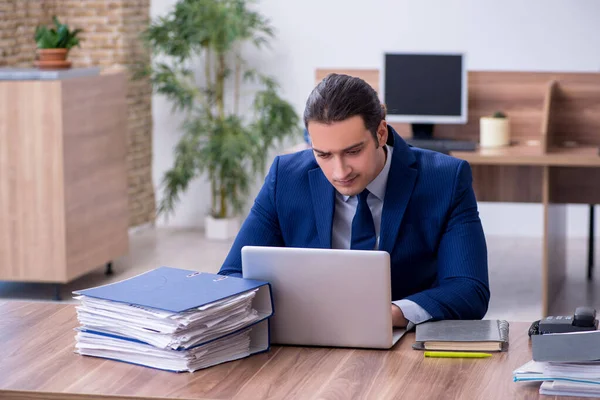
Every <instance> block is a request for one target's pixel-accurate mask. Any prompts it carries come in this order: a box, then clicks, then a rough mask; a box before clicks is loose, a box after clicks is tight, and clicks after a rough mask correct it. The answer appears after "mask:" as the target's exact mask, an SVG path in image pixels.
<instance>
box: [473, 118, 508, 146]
mask: <svg viewBox="0 0 600 400" xmlns="http://www.w3.org/2000/svg"><path fill="white" fill-rule="evenodd" d="M479 130H480V132H479V146H480V147H502V146H508V145H509V144H510V120H509V119H508V118H507V117H506V114H504V113H503V112H501V111H496V112H495V113H494V114H493V115H491V116H487V117H481V119H480V120H479Z"/></svg>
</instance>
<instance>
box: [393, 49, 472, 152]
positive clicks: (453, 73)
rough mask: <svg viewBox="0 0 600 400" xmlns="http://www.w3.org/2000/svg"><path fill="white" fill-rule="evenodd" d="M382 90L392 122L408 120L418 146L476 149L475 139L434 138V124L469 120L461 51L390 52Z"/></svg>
mask: <svg viewBox="0 0 600 400" xmlns="http://www.w3.org/2000/svg"><path fill="white" fill-rule="evenodd" d="M381 92H382V98H383V102H384V103H385V105H386V107H387V120H388V121H389V122H408V123H410V124H411V127H412V138H408V139H407V140H406V141H407V142H408V144H411V145H413V146H415V147H421V148H428V149H431V150H436V151H440V152H443V153H448V152H450V151H453V150H460V151H473V150H475V148H476V144H477V143H476V142H475V141H467V140H453V139H440V138H435V133H434V124H465V123H466V122H467V106H468V103H467V97H468V94H467V71H466V65H465V56H464V54H460V53H448V54H443V53H387V54H385V59H384V66H383V71H382V82H381Z"/></svg>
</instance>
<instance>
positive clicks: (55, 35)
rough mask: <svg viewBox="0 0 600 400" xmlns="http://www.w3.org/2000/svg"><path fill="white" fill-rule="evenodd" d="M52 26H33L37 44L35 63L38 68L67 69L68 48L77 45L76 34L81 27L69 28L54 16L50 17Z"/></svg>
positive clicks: (68, 64)
mask: <svg viewBox="0 0 600 400" xmlns="http://www.w3.org/2000/svg"><path fill="white" fill-rule="evenodd" d="M52 20H53V22H54V27H48V26H45V25H38V26H37V27H36V28H35V36H34V37H35V42H36V45H37V51H36V61H35V65H36V66H37V67H38V68H40V69H67V68H70V67H71V62H70V61H68V60H67V55H68V54H69V50H71V48H73V47H74V46H79V38H78V37H77V35H78V34H79V33H80V32H82V30H81V29H74V30H70V29H69V26H68V25H66V24H61V23H60V22H59V20H58V18H57V17H56V16H53V17H52Z"/></svg>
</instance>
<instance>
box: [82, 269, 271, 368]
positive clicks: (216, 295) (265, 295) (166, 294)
mask: <svg viewBox="0 0 600 400" xmlns="http://www.w3.org/2000/svg"><path fill="white" fill-rule="evenodd" d="M255 289H258V290H257V293H256V295H255V298H254V300H253V303H252V306H253V308H254V309H256V310H257V311H258V313H259V315H260V318H259V319H258V320H255V321H254V322H252V323H251V324H249V325H247V326H244V327H241V328H240V329H238V330H237V331H236V332H239V331H241V330H243V329H247V328H248V327H250V326H252V327H253V331H252V334H251V346H250V354H247V356H249V355H252V354H257V353H262V352H266V351H269V349H270V332H269V331H270V329H269V320H268V319H269V317H271V316H272V315H273V298H272V294H271V293H272V292H271V285H270V283H269V282H264V281H258V280H251V279H244V278H238V277H232V276H224V275H217V274H211V273H204V272H197V271H191V270H184V269H178V268H172V267H160V268H156V269H154V270H151V271H148V272H146V273H143V274H140V275H137V276H134V277H132V278H129V279H125V280H123V281H119V282H115V283H111V284H108V285H104V286H99V287H95V288H90V289H84V290H78V291H74V292H73V294H75V295H83V296H88V297H92V298H97V299H102V300H110V301H115V302H120V303H125V304H129V305H134V306H140V307H149V308H155V309H160V310H164V311H168V312H174V313H179V312H184V311H187V310H190V309H193V308H197V307H201V306H204V305H206V304H209V303H213V302H215V301H219V300H224V299H226V298H228V297H232V296H236V295H240V294H243V293H245V292H249V291H252V290H255ZM78 330H79V331H85V332H88V333H91V334H97V335H106V333H105V332H98V331H94V330H92V329H87V328H85V327H80V328H79V329H78ZM236 332H230V333H228V334H226V335H223V336H222V337H225V336H228V335H231V334H234V333H236ZM106 336H112V337H114V338H118V339H122V340H129V341H137V342H139V341H138V340H136V339H132V338H126V337H119V336H116V335H106ZM222 337H220V338H216V339H212V340H211V341H214V340H219V339H221V338H222ZM141 343H143V342H141ZM204 344H206V343H201V344H198V345H197V346H194V347H200V346H202V345H204ZM173 351H181V350H173ZM237 358H240V357H236V358H233V359H237ZM233 359H228V360H226V361H232V360H233ZM117 361H125V362H127V360H117ZM224 362H225V361H224ZM147 366H150V365H147Z"/></svg>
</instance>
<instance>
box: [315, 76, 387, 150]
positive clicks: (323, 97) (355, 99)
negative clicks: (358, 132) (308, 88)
mask: <svg viewBox="0 0 600 400" xmlns="http://www.w3.org/2000/svg"><path fill="white" fill-rule="evenodd" d="M385 113H386V111H385V106H384V105H383V104H381V102H380V101H379V97H378V96H377V92H376V91H375V89H373V88H372V87H371V86H370V85H369V84H368V83H367V82H365V81H364V80H362V79H360V78H357V77H354V76H349V75H344V74H329V75H327V76H326V77H325V78H324V79H323V80H322V81H321V82H319V84H318V85H317V86H316V87H315V88H314V89H313V91H312V92H311V93H310V95H309V96H308V100H307V101H306V107H305V109H304V126H305V127H307V128H308V123H309V122H310V121H313V122H319V123H322V124H331V123H334V122H340V121H344V120H346V119H348V118H352V117H354V116H356V115H360V116H361V117H362V119H363V121H364V123H365V127H366V128H367V129H368V130H369V131H370V132H371V134H372V135H373V138H374V139H375V141H376V142H377V128H378V127H379V124H380V123H381V121H382V120H384V119H385Z"/></svg>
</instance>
